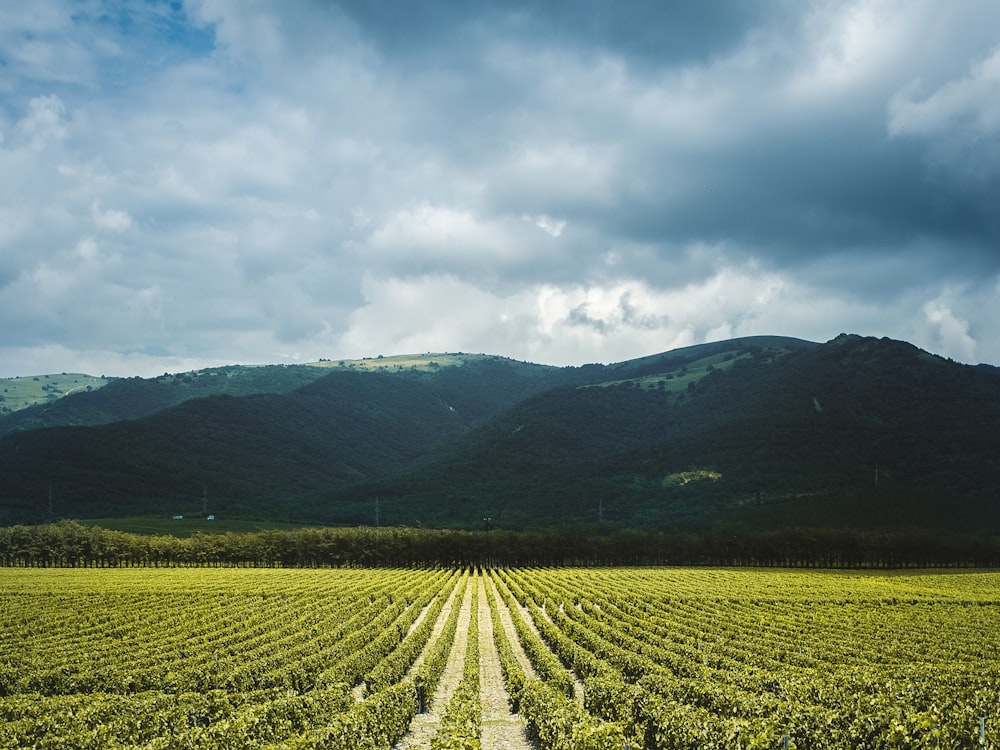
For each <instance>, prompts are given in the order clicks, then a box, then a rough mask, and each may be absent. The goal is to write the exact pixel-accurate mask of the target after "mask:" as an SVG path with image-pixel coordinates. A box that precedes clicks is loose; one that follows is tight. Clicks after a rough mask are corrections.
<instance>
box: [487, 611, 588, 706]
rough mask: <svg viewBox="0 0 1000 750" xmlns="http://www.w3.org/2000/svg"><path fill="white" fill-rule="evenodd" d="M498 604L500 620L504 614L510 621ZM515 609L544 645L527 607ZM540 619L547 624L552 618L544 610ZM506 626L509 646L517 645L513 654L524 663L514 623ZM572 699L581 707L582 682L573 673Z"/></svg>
mask: <svg viewBox="0 0 1000 750" xmlns="http://www.w3.org/2000/svg"><path fill="white" fill-rule="evenodd" d="M514 602H515V604H517V600H516V599H515V600H514ZM498 603H499V604H500V605H501V606H500V618H501V619H503V617H504V615H505V614H506V615H507V618H508V620H509V619H510V614H509V613H508V612H507V608H506V607H504V606H503V600H500V601H499V602H498ZM517 608H518V611H520V613H521V617H523V618H524V621H525V622H526V623H527V624H528V627H529V628H530V629H531V632H532V633H534V634H535V636H536V637H537V638H538V639H539V640H541V641H542V643H544V642H545V639H544V638H542V634H541V633H539V632H538V627H537V626H536V625H535V620H534V618H533V617H532V616H531V612H530V611H529V610H528V608H527V607H522V606H521V605H520V604H517ZM542 617H544V618H545V619H546V620H548V621H549V622H552V618H551V617H549V615H548V613H547V612H546V611H545V610H544V609H543V610H542ZM508 625H509V629H508V630H507V636H508V638H509V639H510V642H511V644H516V645H517V649H516V650H515V653H518V652H519V653H520V654H521V655H524V658H525V661H527V658H528V657H527V655H526V654H524V650H523V649H522V648H520V645H521V644H520V642H519V641H518V640H517V631H515V630H514V623H513V622H504V628H505V629H507V628H508ZM520 658H521V656H520V655H519V656H518V659H520ZM570 671H571V672H572V670H570ZM525 674H531V675H532V676H533V677H536V676H537V675H536V674H535V671H534V670H533V669H532V670H531V672H530V673H529V672H528V671H527V670H525ZM573 699H574V700H575V701H576V702H577V703H579V704H580V705H581V706H582V705H583V680H581V679H580V675H578V674H577V673H576V672H573Z"/></svg>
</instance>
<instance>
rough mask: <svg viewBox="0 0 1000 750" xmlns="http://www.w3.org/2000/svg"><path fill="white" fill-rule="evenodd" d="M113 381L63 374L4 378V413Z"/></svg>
mask: <svg viewBox="0 0 1000 750" xmlns="http://www.w3.org/2000/svg"><path fill="white" fill-rule="evenodd" d="M110 382H111V380H110V379H109V378H104V377H100V378H98V377H94V376H93V375H82V374H80V373H75V372H71V373H65V372H64V373H62V374H59V375H36V376H31V377H22V378H0V414H9V413H10V412H15V411H20V410H21V409H26V408H27V407H29V406H34V405H35V404H47V403H51V402H52V401H56V400H57V399H60V398H62V397H63V396H68V395H70V394H71V393H81V392H86V391H93V390H96V389H98V388H101V387H102V386H105V385H107V384H108V383H110Z"/></svg>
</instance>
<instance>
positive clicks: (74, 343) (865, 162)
mask: <svg viewBox="0 0 1000 750" xmlns="http://www.w3.org/2000/svg"><path fill="white" fill-rule="evenodd" d="M998 27H1000V9H998V8H997V6H996V4H995V3H991V2H986V1H982V2H980V1H978V0H971V1H970V2H968V3H960V4H949V5H947V6H943V5H941V4H940V3H937V2H934V1H933V0H912V2H902V0H851V2H834V1H833V0H820V1H819V2H813V3H797V2H789V0H762V2H759V3H742V2H731V1H730V0H707V1H706V2H704V3H697V4H690V5H689V4H664V3H659V2H653V1H652V0H629V1H628V2H627V3H626V4H625V6H617V5H616V6H611V5H609V4H607V3H603V2H590V0H582V2H579V3H572V4H570V5H565V4H563V5H559V6H558V7H557V6H551V5H546V4H538V3H533V2H526V1H522V0H515V1H514V2H511V3H503V4H475V3H472V4H467V3H450V2H438V1H437V0H420V2H414V3H406V4H404V5H402V6H398V7H393V9H392V12H388V11H387V10H386V6H385V5H384V4H380V3H371V2H365V1H363V0H339V1H338V2H329V3H281V2H275V1H274V0H248V1H246V2H243V1H237V0H190V1H188V2H184V3H166V2H162V3H142V4H136V3H127V2H120V1H119V0H88V2H87V3H75V2H69V1H68V0H38V2H34V3H31V4H30V7H28V6H27V5H24V6H23V7H22V5H19V4H8V5H5V6H3V7H2V8H0V60H2V61H3V70H4V76H2V77H0V94H2V95H0V375H5V374H30V373H31V371H30V370H28V371H25V368H26V367H28V366H29V364H30V363H36V362H43V361H44V362H50V361H52V357H54V356H64V357H66V358H67V359H68V360H71V359H72V358H73V356H74V355H73V352H80V355H79V358H80V361H81V362H86V363H88V364H89V363H92V362H93V361H94V357H96V356H100V355H99V354H97V353H105V354H106V356H107V357H108V361H109V362H112V363H115V364H116V366H122V367H127V368H142V371H143V372H146V371H147V369H146V368H152V369H153V371H154V372H156V371H160V372H162V371H163V370H166V369H169V367H172V366H173V365H172V364H171V365H169V366H168V365H167V363H168V362H170V363H174V364H176V363H181V362H185V363H188V362H199V363H202V362H211V361H213V360H218V361H220V362H221V361H227V362H228V361H239V360H243V361H267V360H269V359H276V360H278V361H297V360H298V359H301V358H310V357H312V358H316V357H319V356H324V357H336V358H340V357H344V356H351V355H352V353H358V354H361V353H371V352H373V351H375V348H376V347H377V348H378V349H379V350H380V351H375V353H389V352H395V351H403V350H407V349H410V350H415V351H427V350H431V349H438V348H445V349H462V350H477V351H485V352H490V353H499V354H510V355H516V356H519V357H522V358H531V359H534V360H537V361H542V362H558V363H562V362H586V361H607V360H609V359H621V358H625V357H628V356H639V355H642V354H647V353H650V352H652V351H658V350H662V349H664V348H668V347H670V346H673V345H679V344H678V343H677V342H680V343H681V344H683V343H697V342H699V341H704V340H709V339H714V338H720V337H725V336H735V335H745V334H747V333H779V334H781V333H784V334H790V335H798V336H802V337H805V338H814V339H825V338H829V337H832V336H834V335H836V334H837V333H840V332H841V331H856V332H859V333H866V334H873V335H896V336H900V337H909V338H911V339H912V340H914V341H915V342H917V343H920V344H921V345H924V346H927V347H931V348H933V349H935V350H937V351H941V352H948V353H949V356H955V357H956V358H963V359H964V358H966V357H971V356H976V357H979V358H984V359H987V360H992V361H1000V340H998V337H997V334H994V333H993V332H992V331H993V328H995V325H994V324H993V323H992V321H993V320H995V319H997V317H996V316H994V317H992V318H991V317H990V314H991V313H998V312H1000V311H998V310H997V307H998V305H997V302H996V297H997V294H996V288H995V285H996V280H997V278H1000V255H998V254H997V252H996V248H997V246H998V241H1000V214H997V212H996V210H995V205H996V195H997V192H996V191H997V186H998V180H1000V153H998V151H997V148H998V147H997V145H996V144H997V143H998V142H1000V139H998V138H997V137H996V136H997V135H998V133H997V130H998V128H1000V124H998V118H1000V114H998V110H997V105H996V104H995V102H996V101H997V100H998V98H1000V97H998V96H997V85H998V83H997V80H998V79H997V70H998V65H1000V62H998V61H1000V57H998V54H1000V53H998V51H997V41H996V34H995V29H996V28H998ZM123 311H124V314H123ZM963 325H964V326H965V328H963ZM963 331H964V333H963ZM963 336H967V337H968V339H967V340H966V339H965V338H963ZM973 344H974V346H973ZM35 350H37V351H38V352H40V353H41V354H39V355H38V357H33V356H32V355H31V352H32V351H35ZM54 353H55V354H54ZM158 356H163V357H164V359H163V360H162V362H163V365H164V366H163V367H160V366H159V365H158V364H157V361H158V360H157V357H158ZM53 369H56V370H57V371H62V370H66V369H79V368H77V367H73V366H72V364H71V363H70V362H66V363H65V364H64V365H62V366H56V367H54V368H53ZM99 369H102V370H104V371H105V372H107V371H110V370H111V367H110V366H109V367H105V368H99ZM122 374H129V373H128V372H125V373H122Z"/></svg>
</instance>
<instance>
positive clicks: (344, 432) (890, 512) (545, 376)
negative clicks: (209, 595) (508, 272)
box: [0, 336, 1000, 533]
mask: <svg viewBox="0 0 1000 750" xmlns="http://www.w3.org/2000/svg"><path fill="white" fill-rule="evenodd" d="M418 365H419V366H418ZM259 369H260V372H258V373H257V374H256V375H254V376H247V375H246V374H245V373H235V372H234V373H233V374H232V375H226V374H224V373H223V372H222V371H219V373H217V374H214V375H213V374H210V373H205V372H203V373H201V374H199V375H191V376H190V378H189V380H190V382H189V383H188V384H187V385H185V384H184V376H179V377H177V376H171V380H169V381H167V380H166V378H163V379H161V380H162V381H163V382H160V383H158V384H150V383H149V382H148V381H140V380H134V381H125V382H124V384H122V385H120V384H118V383H113V384H111V385H108V386H106V387H105V388H103V389H101V391H100V392H95V393H91V394H79V396H80V399H82V398H83V397H84V396H86V397H89V398H93V397H94V396H98V395H101V394H103V395H104V396H105V397H107V395H108V394H111V395H114V393H115V392H114V390H113V389H114V388H116V387H118V388H122V387H126V388H130V389H131V390H127V391H124V392H126V393H132V394H135V397H134V399H132V401H131V403H133V404H134V410H137V411H140V412H144V413H145V414H146V416H143V417H142V418H139V419H123V420H114V421H109V422H108V423H107V424H103V425H99V426H88V427H81V426H77V427H69V426H58V427H49V428H44V429H22V430H21V431H19V432H16V433H12V434H9V435H7V436H6V437H3V438H0V471H2V475H3V477H4V481H3V483H2V485H0V512H2V513H3V514H4V515H3V518H4V520H5V521H6V522H22V521H29V522H36V521H43V520H55V519H58V518H61V517H74V518H95V517H109V516H114V517H121V516H139V515H158V516H161V517H164V516H166V517H169V516H170V515H171V514H175V513H176V514H191V513H194V514H200V513H201V512H203V511H207V512H209V513H213V514H216V515H219V516H220V517H227V518H248V519H249V518H258V519H269V520H273V521H284V522H297V523H323V524H348V525H358V524H382V525H397V524H409V525H424V526H430V527H443V528H466V529H479V528H483V527H490V528H509V529H529V528H555V527H565V526H567V525H581V526H583V527H586V528H588V529H589V530H590V531H593V532H597V533H603V532H610V531H615V530H620V529H626V528H643V529H647V530H664V531H675V532H686V531H704V530H710V529H720V528H726V527H732V528H746V529H750V530H753V529H757V530H768V529H772V528H791V527H824V528H834V529H843V528H849V529H868V530H875V531H877V530H897V529H900V528H905V529H908V530H921V529H923V530H934V531H956V532H969V531H977V532H978V531H982V530H983V529H990V528H993V529H996V528H1000V508H998V503H997V501H996V492H995V487H996V486H998V484H1000V462H998V455H1000V450H998V449H1000V436H998V433H997V428H996V425H997V424H1000V377H998V376H997V371H996V369H995V368H985V367H969V366H964V365H959V364H956V363H954V362H951V361H948V360H944V359H942V358H940V357H936V356H932V355H930V354H928V353H926V352H923V351H921V350H919V349H917V348H916V347H914V346H912V345H910V344H907V343H904V342H899V341H892V340H888V339H871V338H862V337H858V336H841V337H838V338H837V339H835V340H833V341H831V342H828V343H826V344H823V345H817V344H812V343H810V342H803V341H799V340H796V339H784V338H780V337H754V338H750V339H737V340H733V341H728V342H718V343H714V344H706V345H700V346H696V347H688V348H685V349H679V350H675V351H672V352H666V353H663V354H659V355H654V356H650V357H644V358H642V359H638V360H632V361H629V362H623V363H618V364H614V365H587V366H584V367H578V368H553V367H543V366H538V365H530V364H527V363H519V362H513V361H511V360H505V359H502V358H497V357H486V356H481V355H442V356H440V357H438V359H432V358H431V355H426V356H423V358H422V359H420V360H419V362H418V363H416V364H415V363H414V361H411V360H410V359H403V358H387V359H386V360H371V361H369V362H367V363H366V366H365V367H364V368H358V367H348V366H342V365H341V364H340V363H328V364H327V365H326V367H325V368H301V369H303V370H306V369H308V370H309V372H308V373H305V374H303V373H299V372H297V371H296V369H295V368H292V367H289V368H275V369H273V370H270V368H259ZM285 371H288V372H285ZM288 373H291V374H290V375H289V374H288ZM227 377H233V378H236V380H237V382H238V383H239V384H240V386H239V387H240V388H244V389H247V390H249V391H251V392H250V393H247V394H242V395H241V394H239V393H230V394H228V395H212V396H209V397H207V398H195V399H187V400H184V401H183V402H182V403H179V404H177V405H172V406H166V407H164V406H163V405H162V404H163V398H162V396H161V395H158V394H161V393H162V389H164V388H167V389H183V388H189V389H194V388H205V389H210V388H212V387H217V386H213V385H211V384H212V382H213V381H217V382H221V379H223V378H227ZM245 378H246V379H245ZM268 378H272V379H275V382H272V383H270V384H268V383H267V382H265V381H266V380H267V379H268ZM295 378H301V379H302V380H304V381H308V382H304V383H300V384H299V385H298V386H297V387H293V386H294V380H295ZM178 379H179V381H180V382H176V381H177V380H178ZM201 380H204V381H205V382H206V385H204V386H202V385H199V384H198V382H197V381H201ZM168 382H169V384H168ZM265 388H270V389H271V391H270V392H259V391H261V390H263V389H265ZM144 389H148V392H149V393H151V394H153V395H152V396H150V397H149V398H144V397H143V396H142V395H141V394H142V393H145V392H146V391H144ZM254 389H256V391H254ZM76 398H77V396H71V397H66V398H64V399H61V403H64V404H65V406H64V407H62V408H63V409H64V411H63V412H62V414H63V415H64V416H65V415H66V414H69V413H71V410H77V413H80V412H81V411H86V409H88V408H90V404H91V401H90V400H77V402H76V404H75V405H74V402H73V399H76ZM94 403H98V402H94ZM100 403H101V409H104V412H103V413H104V416H105V417H109V416H110V414H111V413H112V411H113V409H112V407H110V406H108V401H104V402H100ZM123 403H129V399H118V404H117V405H116V406H115V407H114V408H117V409H124V408H125V407H123V406H122V404H123ZM52 406H53V407H54V406H55V405H54V404H53V405H52ZM130 408H133V407H130ZM487 519H488V520H487Z"/></svg>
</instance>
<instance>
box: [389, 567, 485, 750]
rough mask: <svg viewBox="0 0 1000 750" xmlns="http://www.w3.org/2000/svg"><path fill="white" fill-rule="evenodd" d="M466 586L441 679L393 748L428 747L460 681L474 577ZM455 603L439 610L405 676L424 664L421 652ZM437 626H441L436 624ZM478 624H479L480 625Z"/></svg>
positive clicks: (429, 645) (439, 628)
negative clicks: (421, 648)
mask: <svg viewBox="0 0 1000 750" xmlns="http://www.w3.org/2000/svg"><path fill="white" fill-rule="evenodd" d="M469 583H470V585H469V586H467V587H466V591H465V597H464V598H463V599H462V605H461V606H462V609H461V611H460V612H459V614H458V629H457V630H456V631H455V642H454V643H453V644H452V647H451V653H450V654H448V663H447V664H446V665H445V668H444V672H443V673H442V675H441V680H440V681H439V682H438V686H437V690H435V691H434V698H433V699H432V701H431V705H430V707H429V709H428V711H427V713H422V714H417V715H416V716H414V717H413V721H411V722H410V728H409V729H408V730H407V732H406V734H405V735H403V738H402V739H401V740H400V741H399V742H397V743H396V744H395V745H394V746H393V750H411V749H413V748H429V747H430V746H431V740H432V739H433V738H434V735H435V734H437V730H438V725H439V724H440V723H441V717H442V716H443V715H444V712H445V709H446V708H448V701H449V700H450V699H451V694H452V693H453V692H455V688H457V687H458V683H459V682H461V681H462V667H463V666H464V663H465V648H466V645H467V644H468V635H469V620H470V619H471V618H472V585H473V584H474V583H475V581H474V580H472V581H470V582H469ZM454 606H455V600H454V596H452V598H451V600H450V601H449V602H448V603H447V604H445V606H444V607H443V608H442V609H441V614H440V616H439V617H438V621H437V623H436V624H435V626H434V631H433V633H432V635H431V638H430V640H428V642H427V646H426V647H425V648H424V650H423V651H422V652H421V654H420V656H419V657H418V658H417V661H416V662H414V665H413V667H412V668H411V669H410V671H409V672H408V673H407V676H411V675H413V674H415V670H416V669H417V668H418V667H419V665H420V664H422V663H423V660H424V654H426V653H428V649H430V648H431V646H432V644H434V643H435V642H436V641H437V639H438V638H440V636H441V630H443V629H444V623H445V622H446V621H447V620H448V613H449V612H450V611H451V608H452V607H454ZM439 626H440V627H439ZM480 626H481V624H480Z"/></svg>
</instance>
